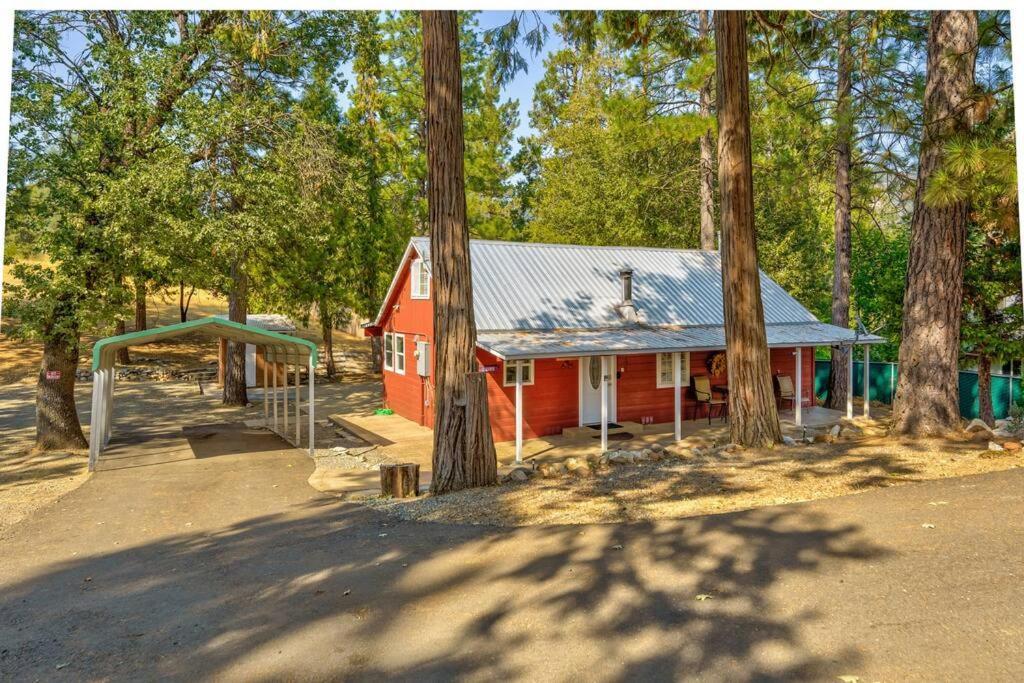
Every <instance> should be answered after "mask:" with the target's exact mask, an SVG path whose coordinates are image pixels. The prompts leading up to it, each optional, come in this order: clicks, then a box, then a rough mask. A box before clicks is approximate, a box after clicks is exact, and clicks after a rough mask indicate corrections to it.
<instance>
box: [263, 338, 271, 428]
mask: <svg viewBox="0 0 1024 683" xmlns="http://www.w3.org/2000/svg"><path fill="white" fill-rule="evenodd" d="M269 401H270V397H269V396H267V347H266V346H264V347H263V427H264V428H266V426H267V423H268V422H269V418H270V403H269Z"/></svg>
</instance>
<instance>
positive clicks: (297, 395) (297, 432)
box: [295, 362, 302, 448]
mask: <svg viewBox="0 0 1024 683" xmlns="http://www.w3.org/2000/svg"><path fill="white" fill-rule="evenodd" d="M301 390H302V383H301V382H300V381H299V364H298V362H296V363H295V447H296V448H299V447H301V446H302V431H301V430H302V419H301V417H300V416H299V404H300V403H302V400H301V399H302V394H301V393H299V392H300V391H301Z"/></svg>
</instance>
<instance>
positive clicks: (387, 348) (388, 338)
mask: <svg viewBox="0 0 1024 683" xmlns="http://www.w3.org/2000/svg"><path fill="white" fill-rule="evenodd" d="M394 353H395V335H394V334H392V333H391V332H385V333H384V369H385V370H394V369H395V365H394V362H393V361H394Z"/></svg>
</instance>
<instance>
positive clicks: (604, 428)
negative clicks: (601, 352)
mask: <svg viewBox="0 0 1024 683" xmlns="http://www.w3.org/2000/svg"><path fill="white" fill-rule="evenodd" d="M608 374H609V370H608V356H601V452H602V453H603V452H604V451H607V450H608V383H609V378H608Z"/></svg>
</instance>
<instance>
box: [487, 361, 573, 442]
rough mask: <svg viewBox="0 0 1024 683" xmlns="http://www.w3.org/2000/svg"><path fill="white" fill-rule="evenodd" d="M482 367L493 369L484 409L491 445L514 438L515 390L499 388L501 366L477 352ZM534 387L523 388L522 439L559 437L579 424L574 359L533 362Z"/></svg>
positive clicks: (501, 375) (502, 371) (501, 364)
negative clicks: (487, 414) (491, 436)
mask: <svg viewBox="0 0 1024 683" xmlns="http://www.w3.org/2000/svg"><path fill="white" fill-rule="evenodd" d="M476 357H477V360H478V361H479V362H480V365H482V366H485V367H493V366H497V369H496V370H495V371H494V372H489V373H488V374H487V401H488V406H487V409H488V411H490V415H491V429H492V431H493V433H494V440H495V441H511V440H513V439H515V438H516V388H515V387H514V386H511V387H506V386H502V377H503V373H504V371H505V366H504V364H503V363H502V362H501V361H500V360H498V359H497V358H495V357H494V356H492V355H491V354H489V353H487V352H486V351H482V350H479V349H478V350H477V354H476ZM533 371H534V374H535V377H534V383H533V384H532V385H528V386H524V387H523V438H525V439H532V438H536V437H538V436H548V435H551V434H561V433H562V430H563V429H564V428H566V427H575V426H576V425H578V424H579V365H578V361H577V360H576V359H575V358H569V359H565V360H560V359H556V358H542V359H538V360H536V361H534V364H533Z"/></svg>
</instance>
